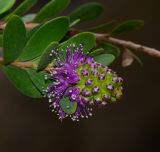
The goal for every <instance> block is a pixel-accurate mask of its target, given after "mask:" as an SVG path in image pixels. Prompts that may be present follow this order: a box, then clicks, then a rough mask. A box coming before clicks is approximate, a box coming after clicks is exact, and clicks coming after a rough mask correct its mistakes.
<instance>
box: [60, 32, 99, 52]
mask: <svg viewBox="0 0 160 152" xmlns="http://www.w3.org/2000/svg"><path fill="white" fill-rule="evenodd" d="M72 44H75V46H79V45H80V44H82V45H83V51H84V52H89V51H90V50H91V49H92V48H93V47H95V45H96V38H95V36H94V35H93V34H92V33H90V32H83V33H79V34H77V35H75V36H73V37H71V38H70V39H69V40H67V41H65V42H63V43H61V44H60V47H59V49H60V50H65V49H66V48H67V46H70V45H72Z"/></svg>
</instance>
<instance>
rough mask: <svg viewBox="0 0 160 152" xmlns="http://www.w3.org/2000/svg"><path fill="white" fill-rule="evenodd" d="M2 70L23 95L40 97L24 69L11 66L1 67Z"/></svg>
mask: <svg viewBox="0 0 160 152" xmlns="http://www.w3.org/2000/svg"><path fill="white" fill-rule="evenodd" d="M3 71H4V73H5V74H6V76H7V77H8V79H9V80H10V81H11V82H12V83H13V85H14V86H15V87H16V88H17V89H18V90H19V91H20V92H21V93H23V94H24V95H26V96H29V97H32V98H40V97H42V95H41V93H40V92H39V91H38V90H37V88H36V87H35V86H34V84H33V83H32V81H31V79H30V77H29V75H28V74H27V72H26V71H25V70H24V69H20V68H17V67H13V66H6V67H3Z"/></svg>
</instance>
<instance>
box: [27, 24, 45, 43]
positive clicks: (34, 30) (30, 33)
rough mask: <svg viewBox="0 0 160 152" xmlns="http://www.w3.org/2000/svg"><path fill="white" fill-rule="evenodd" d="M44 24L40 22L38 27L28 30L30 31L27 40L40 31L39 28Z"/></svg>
mask: <svg viewBox="0 0 160 152" xmlns="http://www.w3.org/2000/svg"><path fill="white" fill-rule="evenodd" d="M42 26H43V24H39V25H37V26H36V27H34V28H33V29H31V30H28V32H27V42H28V40H29V39H30V38H31V37H32V36H33V35H34V34H35V33H36V32H37V31H38V29H39V28H40V27H42Z"/></svg>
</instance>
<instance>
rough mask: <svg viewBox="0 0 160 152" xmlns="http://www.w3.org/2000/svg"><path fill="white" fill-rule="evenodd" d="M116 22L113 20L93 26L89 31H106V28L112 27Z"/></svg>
mask: <svg viewBox="0 0 160 152" xmlns="http://www.w3.org/2000/svg"><path fill="white" fill-rule="evenodd" d="M115 22H116V21H114V20H113V21H110V22H107V23H104V24H101V25H98V26H95V27H92V28H90V29H89V31H91V32H102V31H103V32H104V31H105V30H108V29H110V28H112V27H113V26H114V25H115Z"/></svg>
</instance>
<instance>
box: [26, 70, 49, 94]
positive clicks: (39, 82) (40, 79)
mask: <svg viewBox="0 0 160 152" xmlns="http://www.w3.org/2000/svg"><path fill="white" fill-rule="evenodd" d="M27 73H28V75H29V76H30V79H31V80H32V83H33V84H34V85H35V86H36V88H37V89H38V90H39V91H40V92H41V94H43V90H44V89H46V87H47V86H48V84H47V83H46V81H45V75H46V74H47V73H46V72H44V71H41V72H36V70H33V69H27Z"/></svg>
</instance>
